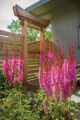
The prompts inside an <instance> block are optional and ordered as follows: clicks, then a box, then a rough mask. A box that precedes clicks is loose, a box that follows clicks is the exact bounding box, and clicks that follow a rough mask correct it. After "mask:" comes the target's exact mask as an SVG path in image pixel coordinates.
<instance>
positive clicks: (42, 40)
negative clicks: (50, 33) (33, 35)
mask: <svg viewBox="0 0 80 120" xmlns="http://www.w3.org/2000/svg"><path fill="white" fill-rule="evenodd" d="M44 46H45V29H44V28H41V31H40V53H42V52H43V53H44V49H45V48H44Z"/></svg>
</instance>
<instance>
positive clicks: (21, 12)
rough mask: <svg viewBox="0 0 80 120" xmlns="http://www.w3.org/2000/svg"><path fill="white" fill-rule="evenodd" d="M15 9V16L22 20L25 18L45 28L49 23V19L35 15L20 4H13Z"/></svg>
mask: <svg viewBox="0 0 80 120" xmlns="http://www.w3.org/2000/svg"><path fill="white" fill-rule="evenodd" d="M13 11H14V14H15V16H17V17H18V18H19V19H20V20H21V21H24V20H25V21H27V22H29V23H31V24H33V25H36V26H38V27H44V28H45V27H47V26H48V25H49V21H47V20H43V19H41V18H37V17H35V16H34V15H32V14H31V13H29V12H28V11H25V10H24V9H23V8H21V7H20V6H18V5H15V6H13Z"/></svg>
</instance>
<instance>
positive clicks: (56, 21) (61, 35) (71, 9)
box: [51, 3, 80, 62]
mask: <svg viewBox="0 0 80 120" xmlns="http://www.w3.org/2000/svg"><path fill="white" fill-rule="evenodd" d="M79 9H80V6H79V4H76V3H67V4H66V5H65V6H61V7H60V8H59V9H56V10H55V12H53V14H52V17H53V19H52V21H51V23H52V33H53V34H52V38H53V44H54V50H56V45H57V40H59V41H60V45H63V49H64V54H65V55H66V53H67V52H68V49H69V48H70V42H71V41H70V40H71V38H72V41H73V48H74V52H75V55H76V60H77V62H80V48H79V42H78V41H79V34H80V32H79V28H78V26H79V13H78V11H79Z"/></svg>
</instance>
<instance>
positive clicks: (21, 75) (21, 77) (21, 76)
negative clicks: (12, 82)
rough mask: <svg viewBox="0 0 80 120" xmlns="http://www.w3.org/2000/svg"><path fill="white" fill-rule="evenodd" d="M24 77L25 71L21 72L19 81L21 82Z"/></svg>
mask: <svg viewBox="0 0 80 120" xmlns="http://www.w3.org/2000/svg"><path fill="white" fill-rule="evenodd" d="M22 79H23V71H22V72H20V73H19V81H18V82H19V83H20V82H21V81H22Z"/></svg>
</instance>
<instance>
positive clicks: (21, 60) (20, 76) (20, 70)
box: [19, 51, 24, 82]
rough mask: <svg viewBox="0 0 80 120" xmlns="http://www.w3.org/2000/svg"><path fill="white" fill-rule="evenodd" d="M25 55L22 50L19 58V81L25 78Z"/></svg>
mask: <svg viewBox="0 0 80 120" xmlns="http://www.w3.org/2000/svg"><path fill="white" fill-rule="evenodd" d="M23 63H24V61H23V56H22V51H21V53H20V58H19V82H20V81H21V80H22V78H23Z"/></svg>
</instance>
